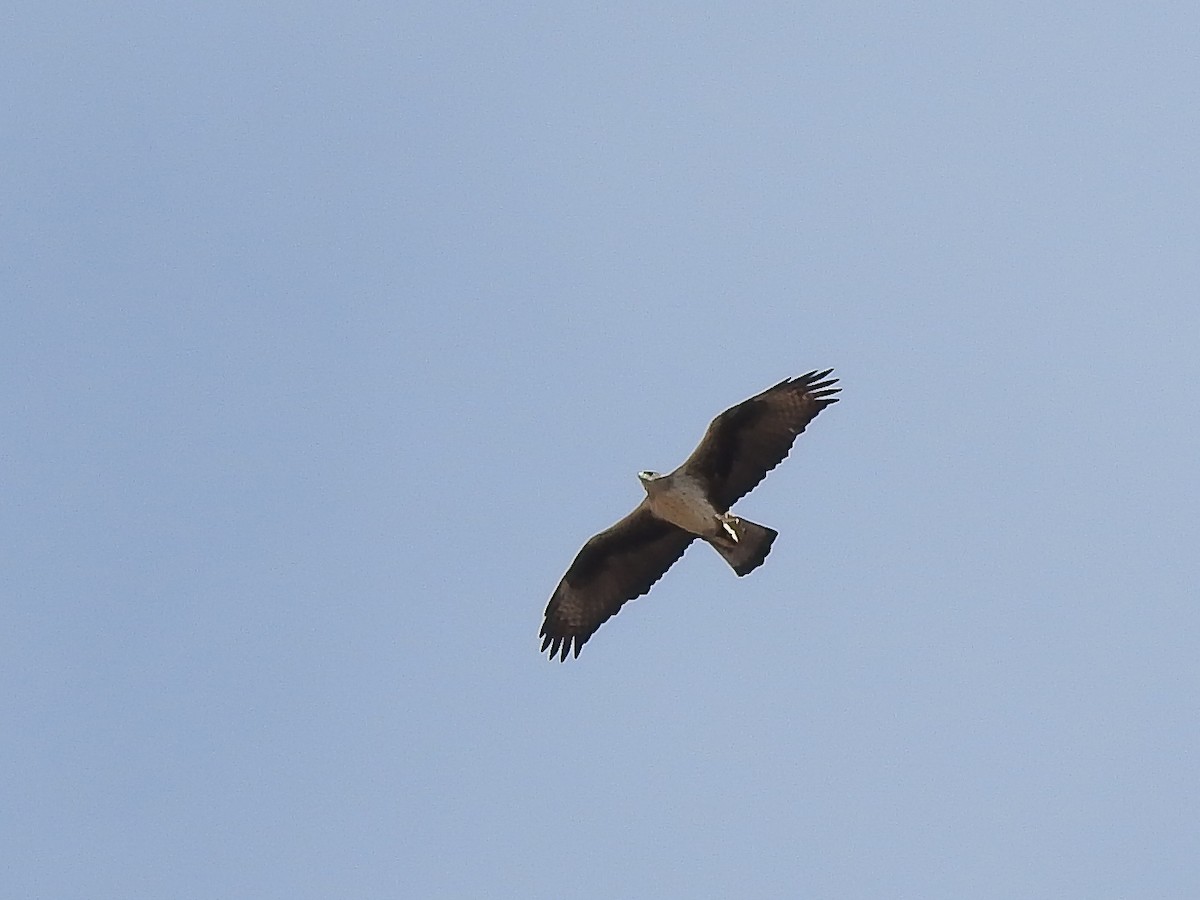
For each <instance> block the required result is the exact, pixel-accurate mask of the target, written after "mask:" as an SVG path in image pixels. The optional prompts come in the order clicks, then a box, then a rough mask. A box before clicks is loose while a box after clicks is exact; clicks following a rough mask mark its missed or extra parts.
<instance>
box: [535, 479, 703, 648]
mask: <svg viewBox="0 0 1200 900" xmlns="http://www.w3.org/2000/svg"><path fill="white" fill-rule="evenodd" d="M694 538H695V535H693V534H690V533H689V532H686V531H684V530H683V529H682V528H678V527H676V526H675V525H672V524H671V523H670V522H664V521H663V520H662V519H659V518H658V517H656V516H655V515H653V514H652V513H651V512H650V506H649V504H648V503H647V501H645V500H643V501H642V502H641V504H640V505H639V506H638V508H637V509H635V510H634V511H633V512H631V513H630V514H629V515H627V516H626V517H625V518H623V519H622V520H621V521H619V522H618V523H617V524H615V525H613V526H612V527H611V528H609V529H607V530H605V531H602V532H600V533H599V534H597V535H596V536H595V537H593V538H592V539H591V540H589V541H588V542H587V543H586V544H584V545H583V549H582V550H580V551H579V554H578V555H577V556H576V557H575V561H574V562H573V563H571V567H570V568H569V569H567V574H566V575H564V576H563V578H562V581H560V582H559V583H558V588H557V589H556V590H555V591H554V595H553V596H552V597H551V598H550V603H549V604H548V605H547V606H546V619H545V621H544V622H543V623H542V631H541V635H540V636H541V638H542V650H543V651H545V650H549V651H550V658H551V659H553V658H554V656H555V655H556V654H557V655H558V658H559V660H560V661H561V660H564V659H566V658H567V654H568V653H570V652H571V649H572V646H574V651H575V656H579V651H580V650H581V649H582V648H583V645H584V644H586V643H587V641H588V638H590V637H591V636H592V635H593V634H595V633H596V629H597V628H599V627H600V626H601V625H603V624H604V623H605V622H607V621H608V620H609V619H610V618H612V617H613V616H615V615H616V614H617V613H618V612H619V611H620V609H621V607H622V606H623V605H624V604H625V603H626V602H627V601H629V600H632V599H634V598H635V597H640V596H641V595H642V594H644V593H646V592H647V591H648V590H650V587H651V585H653V584H654V582H656V581H658V579H660V578H661V577H662V576H663V573H664V572H666V571H667V569H669V568H670V567H671V566H672V565H673V564H674V563H675V561H676V560H678V559H679V557H681V556H683V551H684V550H686V549H687V547H688V544H690V543H691V542H692V540H693V539H694Z"/></svg>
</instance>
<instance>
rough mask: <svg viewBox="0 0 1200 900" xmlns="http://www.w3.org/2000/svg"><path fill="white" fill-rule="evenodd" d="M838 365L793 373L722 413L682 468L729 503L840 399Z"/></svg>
mask: <svg viewBox="0 0 1200 900" xmlns="http://www.w3.org/2000/svg"><path fill="white" fill-rule="evenodd" d="M832 371H833V370H832V369H825V370H823V371H820V372H809V373H808V374H806V375H801V376H800V377H799V378H789V379H787V380H786V381H781V382H779V384H777V385H775V386H774V387H770V388H767V389H766V390H765V391H763V392H762V393H761V394H758V395H756V396H754V397H751V398H750V399H749V400H746V401H744V402H742V403H739V404H738V405H737V406H732V407H730V408H729V409H727V410H725V412H723V413H721V414H720V415H719V416H717V417H716V418H715V419H713V420H712V423H711V424H710V425H709V426H708V430H707V431H706V432H705V433H704V437H703V438H702V439H701V441H700V445H699V446H698V447H696V449H695V451H693V453H692V455H691V456H689V457H688V458H687V460H686V461H685V462H684V464H683V465H682V466H680V468H681V469H684V470H686V471H689V472H691V473H692V474H693V475H695V476H697V477H698V478H701V479H702V480H703V481H705V482H706V483H707V484H709V485H710V488H709V492H710V494H711V496H710V497H709V500H710V501H711V502H712V504H713V505H714V506H716V507H717V509H718V510H719V511H721V512H724V511H725V510H727V509H729V507H731V506H733V504H734V503H736V502H737V501H738V500H740V499H741V498H742V497H744V496H745V495H746V494H748V493H750V491H751V490H752V489H753V488H754V487H755V485H757V484H758V483H759V482H760V481H762V480H763V478H765V477H766V475H767V473H768V472H770V471H771V470H772V469H773V468H775V467H776V466H777V465H779V464H780V463H781V462H782V461H783V459H784V457H786V456H787V455H788V451H789V450H791V449H792V444H793V443H794V442H795V440H796V437H797V435H799V434H800V433H801V432H802V431H804V429H805V428H806V427H807V426H808V423H809V422H811V421H812V420H813V419H814V418H816V416H817V414H818V413H819V412H820V411H821V410H823V409H824V408H825V407H827V406H829V405H831V404H833V403H837V401H838V398H837V397H836V396H834V395H835V394H837V392H838V391H840V390H841V388H838V387H834V385H835V384H837V379H836V378H830V377H829V373H830V372H832Z"/></svg>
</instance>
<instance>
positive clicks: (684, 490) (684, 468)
mask: <svg viewBox="0 0 1200 900" xmlns="http://www.w3.org/2000/svg"><path fill="white" fill-rule="evenodd" d="M832 371H833V369H822V370H820V371H817V370H814V371H812V372H808V373H807V374H805V375H800V376H798V377H796V378H786V379H784V380H783V381H781V382H779V383H778V384H776V385H774V386H773V387H769V388H767V389H766V390H765V391H763V392H762V393H760V394H756V395H755V396H753V397H751V398H750V399H749V400H745V401H743V402H741V403H739V404H737V405H736V406H731V407H730V408H729V409H727V410H725V411H724V412H723V413H721V414H720V415H719V416H717V417H716V418H715V419H713V420H712V422H711V423H710V424H709V426H708V429H707V430H706V431H705V433H704V437H703V438H701V440H700V443H699V445H697V447H696V449H695V450H694V451H692V454H691V455H690V456H689V457H688V458H687V459H686V460H684V462H683V464H682V465H680V466H679V468H677V469H675V470H674V471H673V472H670V473H669V474H666V475H661V474H659V473H658V472H653V471H643V472H639V473H638V476H637V477H638V480H639V481H640V482H641V484H642V487H643V488H644V489H645V491H646V496H645V497H644V498H643V499H642V501H641V503H639V504H638V506H637V508H636V509H634V510H633V512H631V513H630V514H629V515H627V516H625V518H623V519H621V520H620V521H619V522H617V523H616V524H615V525H613V526H612V527H611V528H607V529H605V530H604V531H601V532H600V533H599V534H596V535H594V536H593V537H592V538H591V539H590V540H588V541H587V543H585V544H584V545H583V547H582V549H580V551H579V553H578V554H577V555H576V557H575V559H574V561H573V562H572V563H571V565H570V567H569V568H568V569H567V571H566V574H565V575H563V577H562V580H561V581H560V582H559V583H558V587H557V588H556V589H555V591H554V593H553V595H551V597H550V602H549V603H548V604H547V605H546V615H545V619H544V621H543V623H542V629H541V632H540V634H539V637H540V638H541V639H542V649H541V652H543V653H545V652H546V651H549V658H550V659H554V658H555V656H557V657H558V659H559V661H560V662H562V661H564V660H566V659H567V656H568V655H569V654H570V653H572V652H574V655H575V657H576V658H578V656H579V651H580V650H581V649H583V645H584V644H586V643H587V642H588V640H589V639H590V638H591V636H592V635H593V634H595V633H596V630H597V629H598V628H599V627H600V626H601V625H603V624H604V623H605V622H607V621H608V620H609V619H610V618H612V617H613V616H615V615H616V614H617V613H618V612H619V611H620V610H621V607H622V606H624V605H625V604H626V603H627V602H629V601H630V600H633V599H635V598H637V597H640V596H642V595H643V594H645V593H647V592H648V591H649V590H650V588H651V587H652V586H653V585H654V583H655V582H657V581H658V580H659V579H660V578H661V577H662V576H663V575H664V574H665V573H666V571H667V569H669V568H670V567H671V566H672V565H674V564H675V562H676V561H677V560H678V559H679V558H680V557H681V556H683V552H684V551H685V550H686V549H687V548H688V546H689V545H690V544H691V543H692V541H694V540H695V539H696V538H701V539H702V540H704V541H706V542H707V543H708V544H709V545H710V546H712V547H713V549H715V550H716V551H717V553H719V554H720V555H721V556H722V557H723V558H724V559H725V561H726V562H727V563H729V565H730V567H731V568H732V569H733V571H734V572H735V573H736V574H737V575H738V576H739V577H741V576H743V575H748V574H750V573H751V572H753V571H754V570H755V569H757V568H758V567H759V566H761V565H762V564H763V562H765V561H766V558H767V554H768V553H770V552H771V545H772V544H773V543H774V541H775V538H776V537H778V536H779V532H777V531H776V530H775V529H773V528H768V527H767V526H765V525H759V524H758V523H756V522H751V521H750V520H748V519H743V518H741V517H740V516H736V515H734V514H733V513H731V512H730V511H729V510H730V507H732V506H733V505H734V504H735V503H736V502H737V501H738V500H740V499H741V498H742V497H744V496H745V495H746V494H748V493H750V491H751V490H753V489H754V488H755V487H756V486H757V485H758V484H759V482H761V481H762V480H763V479H764V478H765V477H766V476H767V473H768V472H770V471H771V470H772V469H774V468H775V467H776V466H777V465H779V463H781V462H782V461H783V460H784V458H785V457H786V456H787V455H788V453H789V451H790V450H791V449H792V444H793V443H794V442H795V440H796V437H797V436H798V435H800V434H801V432H803V431H804V429H805V428H806V427H807V426H808V423H809V422H811V421H812V420H813V419H814V418H815V417H816V416H817V414H818V413H820V412H821V410H823V409H825V407H827V406H830V405H832V404H834V403H836V402H838V399H839V398H838V397H837V396H835V395H836V394H837V393H838V392H839V391H840V390H841V388H840V387H835V386H834V385H836V384H837V382H838V379H837V378H830V377H829V375H830V373H831V372H832Z"/></svg>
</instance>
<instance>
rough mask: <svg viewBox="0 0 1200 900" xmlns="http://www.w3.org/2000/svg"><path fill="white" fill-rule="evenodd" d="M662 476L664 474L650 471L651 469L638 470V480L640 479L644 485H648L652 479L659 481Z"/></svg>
mask: <svg viewBox="0 0 1200 900" xmlns="http://www.w3.org/2000/svg"><path fill="white" fill-rule="evenodd" d="M660 478H662V476H661V475H659V474H658V473H657V472H650V471H645V472H638V481H640V482H641V483H642V484H643V485H647V484H649V483H650V482H651V481H657V480H658V479H660Z"/></svg>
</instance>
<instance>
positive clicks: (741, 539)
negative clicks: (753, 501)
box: [708, 516, 779, 575]
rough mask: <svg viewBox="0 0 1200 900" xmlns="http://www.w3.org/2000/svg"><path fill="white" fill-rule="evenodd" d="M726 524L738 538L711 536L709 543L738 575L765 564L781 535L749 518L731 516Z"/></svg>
mask: <svg viewBox="0 0 1200 900" xmlns="http://www.w3.org/2000/svg"><path fill="white" fill-rule="evenodd" d="M725 524H726V525H727V526H728V527H730V528H732V529H733V530H734V532H735V533H736V534H737V540H736V541H734V540H732V539H731V538H729V537H724V536H723V537H720V538H710V539H709V541H708V542H709V543H710V544H712V546H713V549H714V550H716V551H717V552H718V553H720V554H721V556H723V557H725V562H727V563H729V565H730V566H731V567H732V568H733V571H735V572H737V573H738V575H749V574H750V573H751V572H753V571H754V570H755V569H757V568H758V567H759V566H761V565H762V564H763V562H764V561H765V560H766V558H767V554H768V553H770V552H771V544H772V542H774V540H775V538H777V537H779V532H778V531H776V530H775V529H774V528H768V527H767V526H766V525H759V524H757V523H755V522H751V521H749V520H747V519H740V518H736V517H734V516H729V517H728V518H726V519H725Z"/></svg>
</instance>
